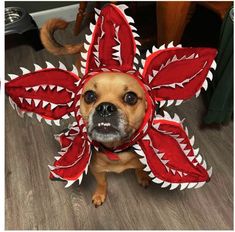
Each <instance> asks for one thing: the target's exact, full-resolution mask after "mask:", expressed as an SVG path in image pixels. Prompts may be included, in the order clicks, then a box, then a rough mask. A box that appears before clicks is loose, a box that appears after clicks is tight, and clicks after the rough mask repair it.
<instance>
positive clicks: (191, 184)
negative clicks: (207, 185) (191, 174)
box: [187, 183, 197, 189]
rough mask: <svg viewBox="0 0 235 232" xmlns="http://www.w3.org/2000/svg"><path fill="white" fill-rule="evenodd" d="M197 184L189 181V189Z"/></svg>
mask: <svg viewBox="0 0 235 232" xmlns="http://www.w3.org/2000/svg"><path fill="white" fill-rule="evenodd" d="M196 185H197V183H189V185H188V186H187V188H188V189H191V188H193V187H195V186H196Z"/></svg>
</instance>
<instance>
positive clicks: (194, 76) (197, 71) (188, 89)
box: [143, 48, 217, 100]
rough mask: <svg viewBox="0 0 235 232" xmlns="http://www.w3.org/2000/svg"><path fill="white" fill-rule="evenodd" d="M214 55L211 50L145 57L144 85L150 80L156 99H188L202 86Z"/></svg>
mask: <svg viewBox="0 0 235 232" xmlns="http://www.w3.org/2000/svg"><path fill="white" fill-rule="evenodd" d="M216 53H217V52H216V50H215V49H212V48H168V49H165V50H160V51H158V52H155V53H153V54H152V55H150V56H149V57H147V60H146V63H145V67H144V72H143V76H144V78H145V81H146V82H148V81H149V75H151V76H152V77H153V80H152V81H151V83H150V84H149V85H150V87H151V88H152V89H153V92H154V95H155V97H156V98H157V99H163V100H177V99H182V100H184V99H189V98H191V97H193V96H194V95H195V94H196V92H197V91H198V90H199V89H200V88H201V87H202V85H203V83H204V81H205V79H206V76H207V74H208V72H209V69H210V67H211V64H212V62H213V60H214V58H215V56H216ZM191 55H192V56H191ZM190 56H191V57H190ZM175 58H177V60H175ZM166 64H167V65H166ZM162 65H163V66H162ZM156 71H157V72H158V73H157V74H156ZM151 79H152V78H151Z"/></svg>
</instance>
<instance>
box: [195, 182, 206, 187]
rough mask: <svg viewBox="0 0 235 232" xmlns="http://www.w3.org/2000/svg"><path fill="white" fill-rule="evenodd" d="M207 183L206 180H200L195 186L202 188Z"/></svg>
mask: <svg viewBox="0 0 235 232" xmlns="http://www.w3.org/2000/svg"><path fill="white" fill-rule="evenodd" d="M205 183H206V181H204V182H199V183H198V184H197V185H196V186H195V189H197V188H201V187H202V186H203V185H204V184H205Z"/></svg>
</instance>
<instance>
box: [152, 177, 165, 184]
mask: <svg viewBox="0 0 235 232" xmlns="http://www.w3.org/2000/svg"><path fill="white" fill-rule="evenodd" d="M152 181H153V182H154V183H157V184H161V183H162V182H163V180H160V179H159V178H157V177H155V178H154V179H152Z"/></svg>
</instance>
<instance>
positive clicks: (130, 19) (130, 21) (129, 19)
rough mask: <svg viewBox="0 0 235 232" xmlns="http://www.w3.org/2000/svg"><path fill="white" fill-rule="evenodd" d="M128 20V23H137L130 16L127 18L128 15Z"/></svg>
mask: <svg viewBox="0 0 235 232" xmlns="http://www.w3.org/2000/svg"><path fill="white" fill-rule="evenodd" d="M126 19H127V21H128V22H129V23H135V22H134V19H133V18H131V17H130V16H127V15H126Z"/></svg>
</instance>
